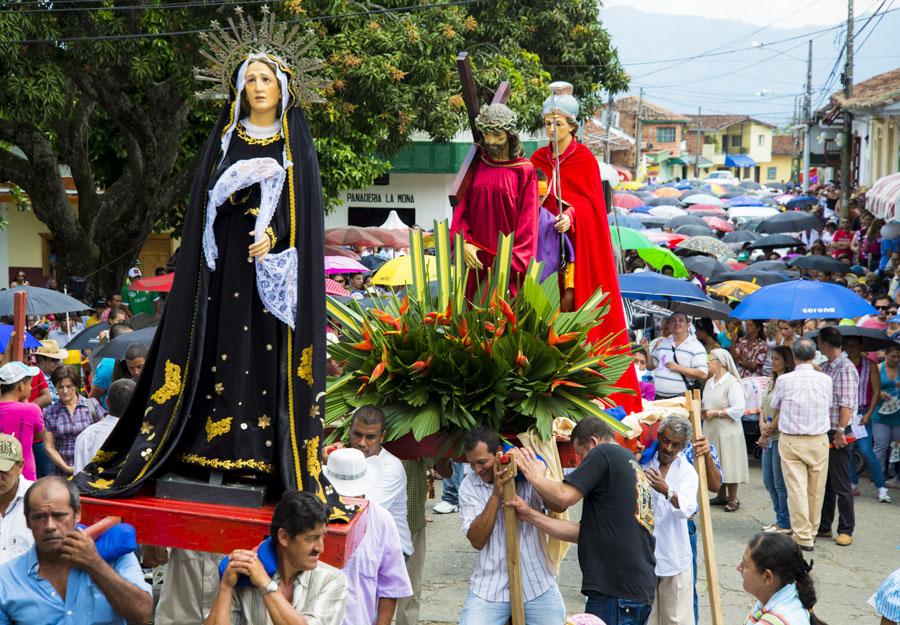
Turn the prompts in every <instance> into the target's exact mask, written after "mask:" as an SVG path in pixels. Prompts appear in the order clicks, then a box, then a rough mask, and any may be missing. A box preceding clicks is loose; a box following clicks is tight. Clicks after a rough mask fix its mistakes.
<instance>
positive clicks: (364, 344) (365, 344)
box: [351, 339, 372, 352]
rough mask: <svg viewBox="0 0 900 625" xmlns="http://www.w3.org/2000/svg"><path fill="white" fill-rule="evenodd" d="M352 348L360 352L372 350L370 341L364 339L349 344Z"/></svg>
mask: <svg viewBox="0 0 900 625" xmlns="http://www.w3.org/2000/svg"><path fill="white" fill-rule="evenodd" d="M351 347H352V348H353V349H358V350H359V351H361V352H370V351H372V341H370V340H369V339H366V340H364V341H360V342H359V343H354V344H353V345H351Z"/></svg>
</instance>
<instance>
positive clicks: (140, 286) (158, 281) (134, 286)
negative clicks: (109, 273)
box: [128, 271, 175, 293]
mask: <svg viewBox="0 0 900 625" xmlns="http://www.w3.org/2000/svg"><path fill="white" fill-rule="evenodd" d="M174 280H175V272H174V271H173V272H172V273H165V274H163V275H161V276H153V277H152V278H141V279H140V280H135V281H134V282H132V283H131V284H130V285H129V286H128V288H130V289H131V290H132V291H159V292H161V293H168V292H169V291H171V290H172V282H173V281H174Z"/></svg>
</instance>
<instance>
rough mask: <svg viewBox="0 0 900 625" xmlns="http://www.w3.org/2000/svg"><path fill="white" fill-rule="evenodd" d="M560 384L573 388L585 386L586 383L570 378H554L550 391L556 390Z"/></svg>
mask: <svg viewBox="0 0 900 625" xmlns="http://www.w3.org/2000/svg"><path fill="white" fill-rule="evenodd" d="M558 386H571V387H572V388H584V384H578V383H577V382H572V381H570V380H553V382H551V383H550V392H551V393H552V392H553V391H555V390H556V388H557V387H558Z"/></svg>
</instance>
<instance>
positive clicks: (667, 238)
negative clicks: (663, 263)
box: [641, 230, 688, 249]
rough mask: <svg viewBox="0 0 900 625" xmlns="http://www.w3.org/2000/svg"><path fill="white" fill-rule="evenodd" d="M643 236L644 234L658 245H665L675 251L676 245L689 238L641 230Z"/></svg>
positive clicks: (681, 235)
mask: <svg viewBox="0 0 900 625" xmlns="http://www.w3.org/2000/svg"><path fill="white" fill-rule="evenodd" d="M641 234H643V235H644V236H645V237H647V238H648V239H650V240H651V241H653V242H654V243H656V244H657V245H658V244H660V243H663V244H665V245H666V246H668V247H669V249H674V248H675V246H676V245H678V244H679V243H681V242H682V241H684V240H685V239H687V238H688V237H687V236H686V235H683V234H676V233H674V232H659V231H653V230H641Z"/></svg>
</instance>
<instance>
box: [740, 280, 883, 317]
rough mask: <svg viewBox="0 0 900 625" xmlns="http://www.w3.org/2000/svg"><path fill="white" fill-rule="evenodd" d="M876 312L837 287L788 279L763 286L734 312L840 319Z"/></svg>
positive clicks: (859, 298)
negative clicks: (787, 280)
mask: <svg viewBox="0 0 900 625" xmlns="http://www.w3.org/2000/svg"><path fill="white" fill-rule="evenodd" d="M875 314H878V311H876V310H875V308H874V307H873V306H872V305H871V304H869V303H868V302H867V301H866V300H864V299H863V298H861V297H860V296H859V295H857V294H856V293H854V292H853V291H851V290H850V289H848V288H847V287H844V286H840V285H839V284H832V283H830V282H812V281H809V280H791V281H790V282H782V283H781V284H773V285H771V286H764V287H763V288H761V289H760V290H758V291H757V292H756V293H752V294H750V295H748V296H747V297H746V298H745V299H744V301H743V302H741V303H740V305H738V307H737V308H735V309H734V313H733V314H732V316H733V317H736V318H738V319H787V320H794V319H840V318H843V317H861V316H863V315H875Z"/></svg>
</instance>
